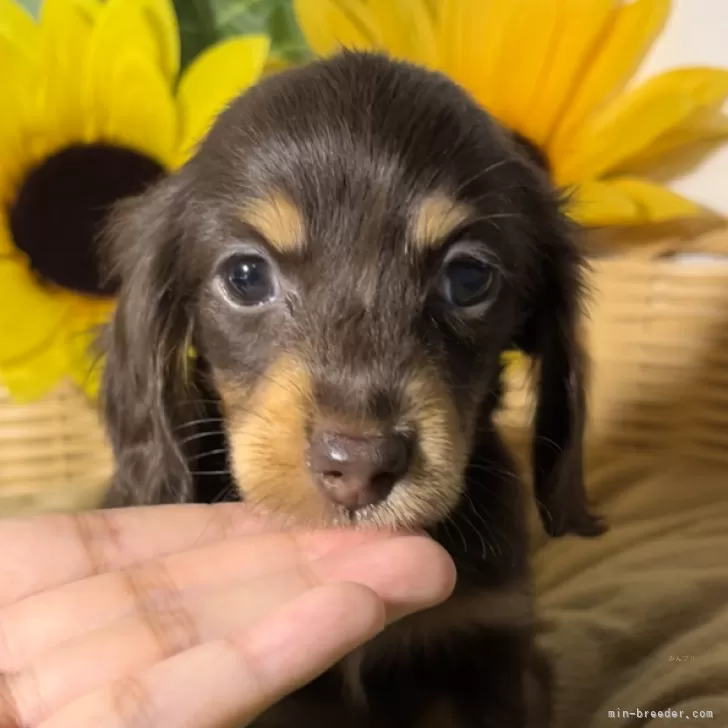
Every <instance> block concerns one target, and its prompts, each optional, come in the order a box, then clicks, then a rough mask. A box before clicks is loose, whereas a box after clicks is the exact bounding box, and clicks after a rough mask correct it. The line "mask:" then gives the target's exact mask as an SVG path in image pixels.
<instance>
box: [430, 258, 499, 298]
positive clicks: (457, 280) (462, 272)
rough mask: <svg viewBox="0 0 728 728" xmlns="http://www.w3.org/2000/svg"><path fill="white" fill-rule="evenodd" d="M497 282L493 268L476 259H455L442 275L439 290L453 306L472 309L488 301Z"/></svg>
mask: <svg viewBox="0 0 728 728" xmlns="http://www.w3.org/2000/svg"><path fill="white" fill-rule="evenodd" d="M496 282H497V276H496V272H495V270H494V268H493V266H491V265H489V264H488V263H486V262H484V261H480V260H475V259H474V258H465V257H461V258H454V259H452V260H450V261H448V262H447V263H446V264H445V266H444V268H443V269H442V272H441V274H440V282H439V289H440V294H441V295H442V296H443V298H444V299H445V300H446V301H447V302H448V303H449V304H451V305H452V306H457V307H458V308H471V307H472V306H477V305H478V304H479V303H483V302H484V301H486V300H488V299H489V298H490V297H491V296H492V295H493V293H494V289H495V286H496Z"/></svg>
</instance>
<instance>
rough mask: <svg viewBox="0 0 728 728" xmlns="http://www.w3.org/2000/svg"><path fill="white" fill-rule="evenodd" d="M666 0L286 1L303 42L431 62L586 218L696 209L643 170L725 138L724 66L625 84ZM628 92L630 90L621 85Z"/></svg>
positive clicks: (638, 217) (604, 222)
mask: <svg viewBox="0 0 728 728" xmlns="http://www.w3.org/2000/svg"><path fill="white" fill-rule="evenodd" d="M670 5H671V4H670V0H632V1H623V0H294V6H295V10H296V14H297V18H298V22H299V25H300V27H301V30H302V31H303V34H304V36H305V37H306V39H307V41H308V43H309V45H310V46H311V48H312V49H313V51H314V52H315V53H317V54H318V55H322V56H326V55H329V54H331V53H333V52H335V51H336V50H337V49H339V48H340V47H347V48H352V49H359V50H379V51H385V52H388V53H389V54H390V55H392V56H394V57H396V58H400V59H402V60H408V61H411V62H414V63H418V64H420V65H424V66H426V67H428V68H431V69H433V70H439V71H442V72H444V73H445V74H447V75H448V76H450V77H451V78H452V79H453V80H455V81H456V82H458V83H459V84H460V85H461V86H462V87H463V88H465V89H466V90H468V91H469V92H470V93H471V95H472V96H473V97H474V98H475V99H477V101H478V102H479V103H480V104H481V105H482V106H483V107H484V108H486V109H487V110H488V111H490V112H491V113H492V114H493V115H494V116H495V117H496V118H497V119H499V120H500V121H501V122H502V123H503V124H504V125H505V126H507V127H509V128H510V129H512V130H513V131H515V132H518V133H519V134H520V135H521V136H522V137H524V138H525V139H526V140H527V141H528V142H530V143H531V145H532V146H533V147H534V148H535V151H536V152H537V154H538V156H539V158H540V159H542V161H544V163H545V164H546V165H547V166H548V167H549V170H550V172H551V174H552V176H553V178H554V180H555V182H556V183H557V184H558V185H559V186H561V187H562V188H564V189H566V190H569V191H570V192H571V195H570V200H571V201H570V214H571V216H572V217H573V218H575V219H576V220H578V221H579V222H581V223H582V224H584V225H587V226H591V227H601V226H608V225H634V224H641V223H648V222H661V221H667V220H674V219H678V218H685V217H691V216H694V215H698V214H701V213H702V212H703V210H702V209H701V208H700V207H699V206H698V205H696V204H694V203H693V202H691V201H689V200H687V199H685V198H683V197H681V196H679V195H677V194H675V193H674V192H671V191H670V190H668V189H667V188H665V187H663V186H661V185H659V184H656V183H654V182H651V181H650V180H649V179H648V178H646V176H645V175H644V174H640V173H639V170H644V169H646V168H647V165H649V163H653V162H655V161H656V160H658V159H659V158H661V157H663V156H664V155H666V154H667V153H669V152H673V151H676V150H678V149H679V148H681V147H685V146H687V145H688V144H690V143H693V142H698V141H705V140H712V139H718V138H724V137H728V119H726V118H725V117H724V116H721V115H720V113H719V110H720V106H721V105H722V103H723V102H724V101H725V99H726V97H728V71H725V70H719V69H715V68H709V67H707V68H703V67H701V68H696V67H691V68H679V69H676V70H672V71H669V72H666V73H663V74H661V75H658V76H655V77H653V78H650V79H648V80H647V81H646V82H645V83H644V84H642V85H640V86H637V87H634V88H627V85H628V82H629V80H630V78H631V76H632V75H633V73H634V72H635V70H636V68H637V67H638V65H639V63H640V61H641V60H642V58H643V57H644V55H645V53H646V51H647V50H649V48H650V46H651V45H652V43H653V41H654V40H655V38H656V37H657V36H658V35H659V33H660V32H661V30H662V28H663V26H664V24H665V22H666V20H667V18H668V16H669V12H670ZM625 89H626V90H625Z"/></svg>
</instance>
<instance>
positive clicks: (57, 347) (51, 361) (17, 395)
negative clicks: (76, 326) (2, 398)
mask: <svg viewBox="0 0 728 728" xmlns="http://www.w3.org/2000/svg"><path fill="white" fill-rule="evenodd" d="M67 373H68V357H67V352H66V350H65V348H64V347H63V346H62V345H61V341H60V339H58V337H53V338H52V339H51V340H49V341H48V342H46V343H45V344H44V345H43V346H42V347H40V348H39V349H38V350H36V351H35V352H34V353H33V355H32V356H29V357H28V358H27V359H25V360H23V361H22V362H17V363H13V364H3V363H2V362H0V383H2V384H3V386H4V387H5V388H6V389H7V390H8V392H10V396H11V397H12V399H14V400H15V401H16V402H19V403H25V402H33V401H36V400H38V399H40V398H41V397H44V396H46V395H48V394H50V393H51V392H52V391H53V390H54V389H55V388H56V387H57V386H58V383H59V382H60V381H61V380H62V379H64V378H65V377H66V376H67Z"/></svg>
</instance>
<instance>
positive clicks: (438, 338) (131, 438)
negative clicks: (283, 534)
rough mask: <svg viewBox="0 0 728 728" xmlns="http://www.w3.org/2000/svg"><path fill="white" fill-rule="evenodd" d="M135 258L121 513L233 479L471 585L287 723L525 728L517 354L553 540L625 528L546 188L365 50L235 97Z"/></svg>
mask: <svg viewBox="0 0 728 728" xmlns="http://www.w3.org/2000/svg"><path fill="white" fill-rule="evenodd" d="M111 237H112V243H113V246H112V247H113V255H114V260H115V263H116V268H115V272H116V274H117V275H118V276H119V278H120V280H121V292H120V300H119V306H118V310H117V312H116V316H115V319H114V321H113V325H112V326H111V329H110V331H109V336H108V340H107V353H108V364H107V368H106V372H105V382H104V394H105V406H106V415H107V419H108V426H109V431H110V436H111V440H112V442H113V445H114V448H115V452H116V457H117V462H118V470H117V473H116V478H115V482H114V486H113V488H112V491H111V493H110V497H109V501H108V503H109V505H129V504H134V503H161V502H167V501H187V500H205V499H210V494H209V493H204V492H203V489H204V488H208V487H209V486H210V480H209V478H208V479H207V480H205V479H204V478H202V477H201V471H203V470H207V471H208V473H209V471H210V470H213V471H214V470H215V468H218V469H219V476H220V477H219V478H218V477H217V475H216V474H215V473H214V472H213V473H212V477H213V479H214V482H213V485H214V486H215V487H216V488H217V491H218V493H219V494H222V493H224V492H225V490H226V488H227V487H228V485H229V483H230V482H234V483H235V484H236V485H237V486H238V488H239V490H240V492H241V493H242V496H243V497H244V498H245V499H246V500H249V501H250V502H252V503H254V504H258V505H260V506H262V507H266V508H270V509H273V510H275V511H277V512H281V513H284V514H287V515H288V516H290V518H291V522H292V523H295V524H298V525H309V526H313V525H317V526H321V525H342V524H352V525H354V526H360V527H365V526H370V527H376V526H396V527H408V528H427V529H428V530H429V532H430V533H431V534H432V536H433V537H434V538H436V539H437V540H438V541H440V542H441V543H442V544H443V545H444V546H445V547H446V548H447V549H448V550H449V552H450V553H451V554H452V556H453V558H454V559H455V561H456V563H457V566H458V573H459V577H458V579H459V580H458V585H457V588H456V591H455V593H454V595H453V597H452V598H451V599H450V600H449V601H448V602H447V603H446V604H444V605H442V606H441V607H438V608H435V609H432V610H430V611H428V612H425V613H422V614H419V615H416V616H414V617H411V618H409V619H407V620H404V621H403V622H401V623H399V624H397V625H395V626H394V627H392V628H390V629H389V630H388V631H386V632H385V633H384V634H383V635H381V636H380V637H378V638H377V639H375V640H374V641H373V642H372V643H370V644H369V645H367V646H366V647H365V648H362V649H360V650H358V651H357V652H356V653H355V654H353V655H351V656H350V657H349V658H347V659H346V660H344V662H343V663H342V664H341V665H340V666H339V667H337V669H335V670H332V671H330V672H329V673H327V674H326V675H325V676H324V677H323V678H321V679H319V680H317V681H315V682H314V683H313V684H311V685H310V686H308V687H307V688H305V689H304V690H302V691H300V693H298V694H297V695H295V696H293V697H292V698H291V699H290V700H286V701H283V703H282V704H281V705H280V706H278V708H277V709H276V710H273V711H271V713H270V714H269V715H268V716H266V717H265V718H264V719H263V722H264V723H265V724H266V725H267V724H269V723H270V724H271V725H281V726H291V728H293V726H297V727H300V726H309V725H310V726H324V725H331V726H340V725H345V723H346V722H348V723H350V724H352V725H362V726H387V725H391V726H401V727H404V726H414V725H419V724H420V723H421V721H423V720H424V719H431V718H432V717H433V716H434V715H436V714H435V713H433V712H432V711H435V710H440V709H446V710H447V711H448V712H449V714H450V715H451V716H453V717H454V719H455V720H456V721H457V724H458V725H461V726H497V728H517V727H521V726H524V725H525V724H526V715H525V698H524V694H525V672H526V665H527V662H528V659H529V635H530V633H529V616H530V605H529V596H528V591H529V589H528V568H527V563H526V539H525V534H524V526H523V513H522V509H521V503H520V501H519V491H520V489H519V487H518V483H517V482H514V481H515V477H516V476H515V475H514V466H513V463H512V461H511V458H510V456H509V455H508V453H507V452H506V450H505V448H504V446H503V445H502V443H501V440H500V439H499V437H498V434H497V433H496V431H495V429H494V426H493V423H492V416H493V412H494V409H495V408H496V406H497V405H498V400H499V396H500V386H499V380H500V376H501V364H500V362H501V355H502V353H503V352H504V351H505V350H507V349H509V348H512V347H514V346H516V347H519V348H520V349H521V350H523V351H525V352H527V353H528V354H529V355H531V356H533V357H535V358H536V359H537V360H538V361H539V363H540V377H541V380H540V388H539V398H538V407H537V413H536V421H535V438H534V447H533V468H534V489H535V496H536V498H537V499H538V503H539V506H540V508H541V513H542V516H543V521H544V524H545V527H546V529H547V530H548V532H549V533H550V534H551V535H553V536H559V535H562V534H566V533H575V534H579V535H582V536H592V535H595V534H597V533H599V532H600V531H601V530H602V526H601V524H600V522H599V521H598V519H596V518H594V517H593V516H592V515H590V513H589V511H588V508H587V505H586V503H585V496H584V488H583V483H582V463H581V441H582V429H583V420H584V401H583V386H582V364H581V360H580V353H579V348H578V346H577V342H576V340H575V328H576V325H577V320H578V314H579V294H580V259H579V255H578V253H577V250H576V249H575V247H574V245H573V244H572V241H571V239H570V237H569V229H568V225H567V223H566V221H565V219H564V217H563V216H562V214H561V212H560V206H559V199H558V197H557V195H556V193H555V191H554V190H553V189H552V188H551V187H550V186H549V184H548V181H547V177H546V175H545V174H544V173H543V172H542V171H541V170H539V169H538V168H537V167H536V166H534V165H533V163H532V161H531V160H530V159H529V155H527V154H523V150H522V149H521V148H520V147H519V145H518V144H517V143H515V142H514V139H513V138H512V137H510V136H509V135H507V134H506V133H504V132H502V131H501V130H500V129H499V128H498V127H497V126H496V124H495V123H494V122H493V121H492V120H491V119H490V118H489V117H488V115H487V114H486V113H484V112H483V111H482V109H480V108H479V107H478V106H477V105H476V104H475V103H474V102H473V101H471V99H470V98H468V97H467V96H466V95H465V94H464V93H463V92H462V91H461V90H460V89H459V88H457V87H456V86H455V85H454V84H452V83H451V82H450V81H448V80H447V79H445V78H444V77H441V76H439V75H436V74H432V73H429V72H426V71H424V70H421V69H418V68H415V67H412V66H409V65H405V64H400V63H395V62H392V61H389V60H387V59H386V58H384V57H380V56H376V55H366V54H353V53H347V54H342V55H340V56H338V57H336V58H334V59H332V60H328V61H322V62H317V63H313V64H311V65H309V66H307V67H305V68H302V69H297V70H291V71H288V72H285V73H282V74H280V75H277V76H274V77H271V78H269V79H267V80H265V81H263V82H262V83H260V84H259V85H258V86H257V87H255V88H253V89H252V90H251V91H249V92H248V93H246V94H245V95H244V96H243V97H241V98H240V99H239V100H237V101H236V102H235V103H234V104H233V105H232V106H231V108H230V109H229V110H227V111H226V112H225V113H223V114H222V115H221V117H220V119H219V121H218V122H217V123H216V125H215V126H214V128H213V129H212V131H211V133H210V134H209V136H208V138H207V140H206V141H205V142H204V144H203V145H202V147H201V149H200V151H199V153H198V154H197V155H196V156H195V158H194V159H192V160H191V161H190V162H189V163H188V164H187V165H186V166H185V167H184V168H183V169H182V170H180V171H179V172H178V173H177V174H175V175H173V176H171V177H169V178H168V179H166V180H164V181H163V182H162V183H161V184H159V185H158V186H157V187H156V188H154V189H152V190H151V191H149V193H148V194H146V195H144V196H143V197H142V198H140V199H138V200H135V201H133V202H132V203H130V204H128V205H125V206H124V209H122V210H121V211H120V213H119V215H118V216H117V218H116V220H115V223H114V225H113V226H112V236H111ZM192 348H194V351H195V354H196V358H194V359H192V358H191V357H190V351H191V349H192ZM194 403H198V404H199V405H201V406H204V405H205V404H208V407H207V409H205V410H204V411H203V412H197V413H195V410H194V408H193V407H191V404H192V405H194ZM210 407H212V410H210ZM216 413H217V417H216V416H215V414H216ZM203 415H207V416H206V417H205V416H203ZM210 422H217V423H218V426H217V427H216V428H214V429H213V430H210V429H209V423H210ZM206 423H207V424H206ZM205 426H207V427H208V429H207V430H205V429H201V430H199V429H198V430H196V429H195V428H199V427H202V428H204V427H205ZM216 436H219V437H221V438H222V439H223V442H222V443H218V444H219V445H220V447H219V448H215V447H214V446H210V442H209V440H210V439H212V440H214V439H215V437H216ZM216 449H220V450H222V449H224V450H225V451H226V454H223V455H222V456H221V457H222V458H223V460H222V465H217V466H211V465H210V462H213V461H214V460H210V458H214V451H215V450H216ZM211 450H212V451H213V454H209V453H210V451H211ZM201 463H206V464H205V465H204V466H202V465H201ZM228 473H230V474H231V476H232V477H231V479H226V478H227V475H228ZM300 705H305V706H306V709H305V710H304V711H303V712H301V710H300V708H299V706H300ZM291 706H293V709H292V710H291V712H290V713H289V708H290V707H291ZM289 715H290V720H289V719H288V716H289Z"/></svg>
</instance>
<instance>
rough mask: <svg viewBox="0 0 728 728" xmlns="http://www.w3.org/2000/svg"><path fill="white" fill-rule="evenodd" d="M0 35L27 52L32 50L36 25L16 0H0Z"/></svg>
mask: <svg viewBox="0 0 728 728" xmlns="http://www.w3.org/2000/svg"><path fill="white" fill-rule="evenodd" d="M0 37H2V38H5V39H7V40H8V41H10V42H11V43H12V44H13V45H15V46H16V47H17V48H19V49H24V50H25V51H26V52H27V53H32V52H33V50H34V47H35V44H36V42H37V38H38V27H37V26H36V24H35V22H34V21H33V18H32V17H31V15H30V13H28V11H27V10H26V9H25V8H23V7H21V6H20V4H19V3H18V2H17V1H16V0H0Z"/></svg>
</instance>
